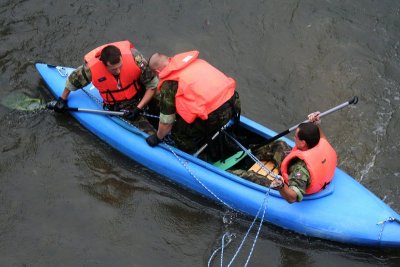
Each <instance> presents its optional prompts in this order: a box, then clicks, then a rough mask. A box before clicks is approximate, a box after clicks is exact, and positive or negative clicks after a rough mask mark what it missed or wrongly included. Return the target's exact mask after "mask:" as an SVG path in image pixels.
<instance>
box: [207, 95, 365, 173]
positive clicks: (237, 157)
mask: <svg viewBox="0 0 400 267" xmlns="http://www.w3.org/2000/svg"><path fill="white" fill-rule="evenodd" d="M357 103H358V97H357V96H354V97H353V98H352V99H350V100H349V101H347V102H344V103H342V104H340V105H338V106H336V107H333V108H331V109H329V110H327V111H324V112H322V113H320V115H319V117H320V118H322V117H324V116H326V115H328V114H331V113H333V112H335V111H338V110H340V109H342V108H344V107H346V106H348V105H352V104H353V105H355V104H357ZM303 122H308V120H305V121H303ZM303 122H301V123H303ZM301 123H299V124H296V125H294V126H293V127H290V128H289V129H287V130H285V131H283V132H281V133H279V134H277V135H275V136H273V137H271V138H269V139H268V140H266V141H265V142H262V143H261V144H258V145H257V146H255V147H253V148H252V150H255V149H257V148H260V147H262V146H264V145H267V144H269V143H271V142H273V141H275V140H277V139H279V138H281V137H282V136H285V135H287V134H288V133H290V132H292V131H293V130H295V129H296V128H297V127H298V126H299V125H300V124H301ZM242 150H243V151H242ZM242 150H241V151H238V152H237V153H236V154H234V155H232V156H230V157H229V158H227V159H226V160H225V161H217V162H215V163H214V164H213V165H214V166H216V167H218V168H220V169H222V170H227V169H229V168H231V167H233V166H234V165H235V164H236V163H238V162H239V161H241V160H242V159H243V158H244V157H245V156H246V155H249V154H251V150H250V149H242Z"/></svg>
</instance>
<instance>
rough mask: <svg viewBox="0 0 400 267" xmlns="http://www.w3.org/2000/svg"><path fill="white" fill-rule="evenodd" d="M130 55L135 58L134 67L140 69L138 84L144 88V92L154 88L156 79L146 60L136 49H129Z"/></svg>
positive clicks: (156, 82)
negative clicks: (136, 66)
mask: <svg viewBox="0 0 400 267" xmlns="http://www.w3.org/2000/svg"><path fill="white" fill-rule="evenodd" d="M131 52H132V55H133V57H134V58H135V62H136V65H138V67H139V68H140V71H141V72H140V78H139V79H140V82H141V83H142V84H143V85H144V86H145V87H146V90H148V89H152V88H156V87H157V84H158V77H157V75H155V73H154V72H153V71H152V70H151V69H150V68H149V66H148V64H147V60H146V59H145V58H144V56H143V55H142V54H141V53H140V52H139V51H138V50H137V49H136V48H132V49H131Z"/></svg>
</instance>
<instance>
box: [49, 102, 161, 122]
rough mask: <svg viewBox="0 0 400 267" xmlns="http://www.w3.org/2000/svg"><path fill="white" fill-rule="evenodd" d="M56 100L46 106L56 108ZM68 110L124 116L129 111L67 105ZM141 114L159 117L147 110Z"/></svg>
mask: <svg viewBox="0 0 400 267" xmlns="http://www.w3.org/2000/svg"><path fill="white" fill-rule="evenodd" d="M55 104H56V101H50V102H49V103H47V105H46V108H48V109H50V110H54V105H55ZM65 110H66V111H77V112H87V113H96V114H105V115H114V116H124V115H125V114H127V113H128V112H129V110H121V111H110V110H100V109H86V108H74V107H66V108H65ZM141 115H143V116H146V117H152V118H159V117H158V116H155V115H151V114H148V113H146V112H142V113H141Z"/></svg>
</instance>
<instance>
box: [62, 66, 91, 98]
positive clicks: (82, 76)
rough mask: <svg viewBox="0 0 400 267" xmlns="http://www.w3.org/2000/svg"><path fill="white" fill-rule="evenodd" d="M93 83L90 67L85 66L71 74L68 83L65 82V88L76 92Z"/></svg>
mask: <svg viewBox="0 0 400 267" xmlns="http://www.w3.org/2000/svg"><path fill="white" fill-rule="evenodd" d="M91 81H92V73H91V72H90V69H89V67H88V66H87V65H86V64H84V65H82V66H79V67H78V68H76V69H75V70H74V71H73V72H71V74H70V75H69V76H68V79H67V81H66V82H65V88H67V89H68V90H70V91H76V90H78V89H80V88H82V87H84V86H86V85H88V84H89V83H90V82H91Z"/></svg>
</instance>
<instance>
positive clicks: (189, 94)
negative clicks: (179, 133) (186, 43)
mask: <svg viewBox="0 0 400 267" xmlns="http://www.w3.org/2000/svg"><path fill="white" fill-rule="evenodd" d="M198 55H199V52H198V51H189V52H185V53H181V54H178V55H176V56H174V57H172V58H171V59H170V62H169V64H168V66H166V67H165V68H164V69H163V70H162V71H161V72H160V73H159V78H160V82H159V84H158V89H160V88H161V86H162V84H163V82H164V81H166V80H173V81H177V82H178V90H177V93H176V96H175V106H176V112H177V113H178V114H179V115H180V116H181V117H182V119H184V120H185V121H186V122H187V123H192V122H193V121H194V120H195V119H196V118H200V119H202V120H207V119H208V114H210V113H211V112H213V111H214V110H216V109H217V108H219V107H220V106H221V105H223V104H224V103H225V102H226V101H228V100H229V99H230V98H231V97H232V96H233V94H234V92H235V88H236V82H235V80H234V79H232V78H230V77H227V76H226V75H225V74H223V73H222V72H221V71H219V70H218V69H216V68H215V67H213V66H211V65H210V64H209V63H207V62H206V61H204V60H202V59H199V58H198Z"/></svg>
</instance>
